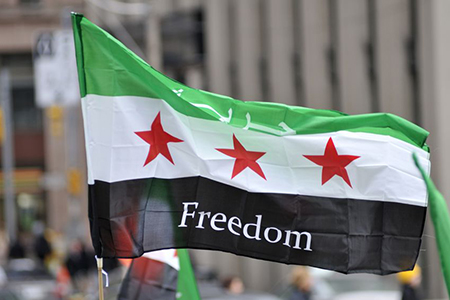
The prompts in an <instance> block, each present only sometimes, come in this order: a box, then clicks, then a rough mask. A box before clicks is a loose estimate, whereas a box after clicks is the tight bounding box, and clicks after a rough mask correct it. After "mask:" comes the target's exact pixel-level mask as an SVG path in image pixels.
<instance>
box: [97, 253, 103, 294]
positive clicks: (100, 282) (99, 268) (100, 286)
mask: <svg viewBox="0 0 450 300" xmlns="http://www.w3.org/2000/svg"><path fill="white" fill-rule="evenodd" d="M102 270H103V258H101V257H100V258H98V257H97V271H98V299H99V300H103V274H102Z"/></svg>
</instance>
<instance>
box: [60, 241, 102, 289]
mask: <svg viewBox="0 0 450 300" xmlns="http://www.w3.org/2000/svg"><path fill="white" fill-rule="evenodd" d="M94 266H95V259H94V255H93V254H92V255H90V254H89V252H88V251H87V250H86V248H85V246H84V244H83V242H82V241H80V240H76V241H74V242H73V243H72V245H71V246H70V249H69V254H68V255H67V258H66V261H65V267H66V268H67V271H68V273H69V275H70V279H71V282H72V285H73V287H74V289H75V290H76V291H84V290H85V289H86V286H87V284H88V283H87V280H88V276H89V272H90V271H91V270H93V269H94Z"/></svg>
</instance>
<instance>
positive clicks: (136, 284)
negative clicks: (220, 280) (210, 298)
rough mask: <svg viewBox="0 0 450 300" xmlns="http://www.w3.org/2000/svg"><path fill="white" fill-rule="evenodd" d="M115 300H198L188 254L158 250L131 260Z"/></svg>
mask: <svg viewBox="0 0 450 300" xmlns="http://www.w3.org/2000/svg"><path fill="white" fill-rule="evenodd" d="M179 254H180V255H179ZM118 299H119V300H141V299H142V300H144V299H145V300H148V299H153V300H157V299H181V300H182V299H185V300H195V299H200V296H199V293H198V289H197V284H196V281H195V277H194V273H193V271H192V267H191V263H190V260H189V254H188V253H187V250H186V249H179V250H175V249H167V250H159V251H153V252H147V253H145V254H144V255H143V256H141V257H138V258H135V259H133V260H132V262H131V264H130V266H129V268H128V272H127V274H126V276H125V278H124V280H123V281H122V285H121V287H120V292H119V295H118Z"/></svg>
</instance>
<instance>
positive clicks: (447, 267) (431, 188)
mask: <svg viewBox="0 0 450 300" xmlns="http://www.w3.org/2000/svg"><path fill="white" fill-rule="evenodd" d="M414 161H415V163H416V165H417V168H418V169H419V170H420V173H421V174H422V176H423V180H425V184H426V187H427V190H428V194H429V203H430V215H431V220H432V221H433V226H434V231H435V232H436V243H437V246H438V251H439V258H440V260H441V267H442V273H443V275H444V281H445V285H446V286H447V292H448V295H449V297H450V256H449V253H450V215H449V212H448V206H447V204H446V203H445V199H444V197H443V196H442V194H441V193H440V192H439V191H438V190H437V188H436V186H435V185H434V183H433V181H432V180H431V178H430V177H429V175H428V172H426V171H424V169H423V168H422V166H421V163H419V159H418V157H417V155H414Z"/></svg>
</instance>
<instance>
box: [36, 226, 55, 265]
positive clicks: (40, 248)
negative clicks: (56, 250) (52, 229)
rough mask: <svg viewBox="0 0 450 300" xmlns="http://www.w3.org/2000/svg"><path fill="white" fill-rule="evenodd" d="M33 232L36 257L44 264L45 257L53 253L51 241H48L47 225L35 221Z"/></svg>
mask: <svg viewBox="0 0 450 300" xmlns="http://www.w3.org/2000/svg"><path fill="white" fill-rule="evenodd" d="M33 233H34V245H33V249H34V253H35V254H36V257H37V258H38V259H39V262H40V263H41V264H42V265H43V266H44V265H45V259H46V258H47V256H48V255H50V254H51V253H52V248H51V246H50V243H49V242H48V241H47V238H46V237H45V227H44V224H43V223H42V222H39V221H37V222H35V223H34V224H33Z"/></svg>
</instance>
